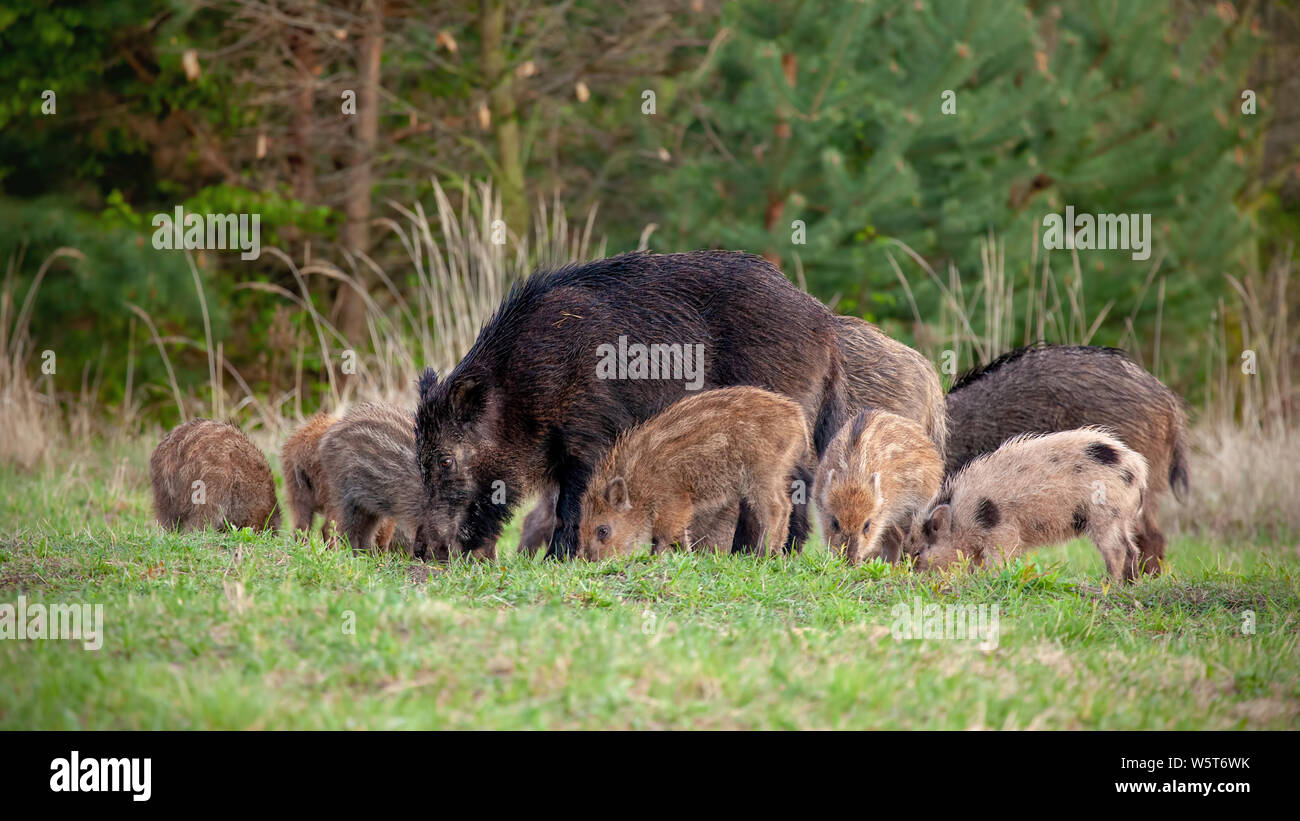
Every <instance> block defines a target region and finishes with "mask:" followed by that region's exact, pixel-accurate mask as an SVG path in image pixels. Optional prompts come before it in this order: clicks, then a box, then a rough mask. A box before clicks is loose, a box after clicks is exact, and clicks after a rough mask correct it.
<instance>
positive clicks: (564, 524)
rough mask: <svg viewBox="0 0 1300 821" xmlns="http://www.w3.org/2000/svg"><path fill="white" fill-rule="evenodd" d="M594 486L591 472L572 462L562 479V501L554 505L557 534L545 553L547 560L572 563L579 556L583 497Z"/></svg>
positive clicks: (579, 463)
mask: <svg viewBox="0 0 1300 821" xmlns="http://www.w3.org/2000/svg"><path fill="white" fill-rule="evenodd" d="M590 482H591V468H590V467H589V466H587V465H586V464H584V463H581V462H571V463H570V464H569V466H568V469H567V470H566V471H565V472H564V474H563V475H562V476H561V477H560V481H559V484H560V497H559V500H558V501H557V502H556V503H555V515H556V517H557V519H558V521H557V522H556V523H555V532H554V533H553V534H551V545H550V547H549V548H547V550H546V557H547V558H548V559H552V558H557V559H572V558H573V557H574V556H575V555H577V552H578V525H579V524H581V519H582V494H584V493H586V492H587V485H588V484H589V483H590Z"/></svg>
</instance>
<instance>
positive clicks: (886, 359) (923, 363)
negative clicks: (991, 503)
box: [519, 316, 948, 553]
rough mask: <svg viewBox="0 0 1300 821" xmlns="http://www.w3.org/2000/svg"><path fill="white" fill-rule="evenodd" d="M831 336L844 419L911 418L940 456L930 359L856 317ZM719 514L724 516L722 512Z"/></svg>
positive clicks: (705, 524)
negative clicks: (880, 414) (866, 414)
mask: <svg viewBox="0 0 1300 821" xmlns="http://www.w3.org/2000/svg"><path fill="white" fill-rule="evenodd" d="M835 332H836V338H837V339H838V340H839V347H840V354H841V357H842V360H843V379H844V400H845V406H846V410H847V414H846V418H851V417H852V416H854V415H855V414H857V413H858V412H859V411H862V410H864V409H867V408H874V409H876V410H883V411H889V412H891V413H895V414H897V415H899V416H901V417H903V418H904V419H911V420H912V421H914V422H916V423H917V424H918V425H920V426H921V427H922V429H924V430H925V435H926V436H928V437H930V440H931V441H932V442H934V446H935V447H936V448H938V450H939V454H940V456H942V455H943V452H944V446H945V443H946V441H947V436H948V434H947V414H946V413H945V412H944V395H943V386H942V385H941V384H940V382H939V373H938V372H937V371H936V370H935V368H934V365H933V364H932V363H931V362H930V360H928V359H926V358H925V357H924V356H922V355H921V354H920V353H918V352H917V351H915V350H913V349H912V348H909V347H908V346H906V345H904V344H903V343H902V342H899V341H897V340H895V339H893V338H891V337H889V336H888V335H886V334H885V333H884V331H881V330H880V329H879V328H877V327H876V326H875V325H872V324H871V323H870V322H866V321H864V320H861V319H858V318H857V317H853V316H837V317H835ZM558 497H559V494H558V493H557V492H556V491H555V490H554V489H553V488H552V489H548V490H546V491H544V492H543V493H542V494H541V498H540V499H539V500H538V502H537V504H536V505H535V506H534V507H533V509H532V510H531V511H529V513H528V515H527V516H526V517H524V522H523V528H522V531H521V533H520V537H519V549H520V551H522V552H525V553H533V552H536V551H537V550H538V549H540V548H542V547H544V546H545V545H546V543H547V542H548V541H549V540H550V538H551V534H552V532H553V531H554V530H555V504H556V500H557V499H558ZM732 507H734V505H733V506H732ZM723 513H724V516H725V513H726V511H724V512H723ZM717 518H718V515H717V514H715V515H713V516H710V517H702V519H701V520H697V521H695V522H694V523H692V525H691V533H693V534H698V535H700V536H701V537H704V538H706V539H707V540H708V542H709V543H713V542H716V541H718V540H720V539H721V538H723V536H724V535H725V533H727V532H728V531H729V529H730V528H731V527H732V526H734V524H735V518H736V517H735V516H734V515H732V516H731V517H730V518H731V519H732V521H731V522H730V523H724V522H717V523H715V522H714V521H713V520H714V519H717Z"/></svg>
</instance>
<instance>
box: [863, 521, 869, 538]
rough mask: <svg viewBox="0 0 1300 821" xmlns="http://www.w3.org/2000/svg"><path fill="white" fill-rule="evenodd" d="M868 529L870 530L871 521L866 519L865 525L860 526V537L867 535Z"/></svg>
mask: <svg viewBox="0 0 1300 821" xmlns="http://www.w3.org/2000/svg"><path fill="white" fill-rule="evenodd" d="M870 529H871V520H870V519H867V523H866V524H864V525H863V526H862V535H863V536H865V535H867V531H868V530H870Z"/></svg>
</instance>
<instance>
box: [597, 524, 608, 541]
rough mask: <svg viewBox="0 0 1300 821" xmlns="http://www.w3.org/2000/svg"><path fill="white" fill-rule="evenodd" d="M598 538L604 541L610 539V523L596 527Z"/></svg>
mask: <svg viewBox="0 0 1300 821" xmlns="http://www.w3.org/2000/svg"><path fill="white" fill-rule="evenodd" d="M596 539H597V540H599V541H602V542H605V541H609V525H600V526H598V527H597V528H596Z"/></svg>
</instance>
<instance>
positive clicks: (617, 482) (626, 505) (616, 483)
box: [605, 476, 632, 510]
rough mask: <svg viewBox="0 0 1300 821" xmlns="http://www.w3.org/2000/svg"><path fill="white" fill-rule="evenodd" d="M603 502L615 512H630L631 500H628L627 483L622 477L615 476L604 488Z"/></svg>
mask: <svg viewBox="0 0 1300 821" xmlns="http://www.w3.org/2000/svg"><path fill="white" fill-rule="evenodd" d="M605 501H606V502H609V506H610V507H612V508H614V509H615V510H631V509H632V500H631V499H630V498H628V494H627V482H626V481H625V480H624V479H623V477H622V476H615V477H614V479H613V481H611V482H610V483H609V487H607V488H605Z"/></svg>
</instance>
